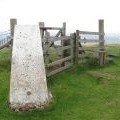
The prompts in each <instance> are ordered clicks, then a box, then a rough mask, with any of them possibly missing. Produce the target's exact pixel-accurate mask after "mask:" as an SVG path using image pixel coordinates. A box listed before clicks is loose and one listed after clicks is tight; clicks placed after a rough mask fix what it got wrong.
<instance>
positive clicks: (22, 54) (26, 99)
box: [9, 25, 50, 111]
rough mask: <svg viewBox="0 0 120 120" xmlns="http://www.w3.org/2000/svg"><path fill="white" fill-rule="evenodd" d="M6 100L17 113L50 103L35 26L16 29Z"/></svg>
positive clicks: (21, 26)
mask: <svg viewBox="0 0 120 120" xmlns="http://www.w3.org/2000/svg"><path fill="white" fill-rule="evenodd" d="M9 101H10V107H11V109H14V110H16V111H17V110H18V111H19V110H28V109H31V108H44V107H45V106H46V105H48V104H49V102H50V98H49V95H48V89H47V82H46V73H45V66H44V58H43V51H42V43H41V37H40V30H39V26H37V25H16V26H15V31H14V40H13V49H12V64H11V80H10V98H9Z"/></svg>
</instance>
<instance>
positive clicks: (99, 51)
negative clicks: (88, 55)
mask: <svg viewBox="0 0 120 120" xmlns="http://www.w3.org/2000/svg"><path fill="white" fill-rule="evenodd" d="M79 50H84V51H89V52H97V53H105V51H102V50H99V49H98V50H95V49H84V48H83V49H82V48H80V49H79Z"/></svg>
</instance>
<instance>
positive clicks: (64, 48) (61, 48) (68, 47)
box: [59, 45, 73, 51]
mask: <svg viewBox="0 0 120 120" xmlns="http://www.w3.org/2000/svg"><path fill="white" fill-rule="evenodd" d="M71 48H73V46H72V45H68V46H65V47H60V48H59V51H63V50H67V49H71Z"/></svg>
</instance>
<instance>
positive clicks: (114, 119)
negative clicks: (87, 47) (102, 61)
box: [0, 49, 120, 120]
mask: <svg viewBox="0 0 120 120" xmlns="http://www.w3.org/2000/svg"><path fill="white" fill-rule="evenodd" d="M9 58H10V51H9V50H8V49H4V50H2V51H0V120H120V74H119V73H120V60H119V59H120V58H117V59H115V60H114V62H113V63H110V64H106V65H105V66H104V67H99V66H97V65H96V66H93V64H91V65H89V64H85V65H79V66H73V67H72V68H70V69H67V70H65V71H63V72H61V73H58V74H56V75H54V76H51V77H50V78H48V87H49V89H50V90H51V92H52V94H53V96H54V100H55V103H54V105H53V106H52V107H51V108H48V109H46V110H44V111H40V110H34V111H26V112H13V111H11V110H10V109H9V107H8V97H9V80H10V61H9Z"/></svg>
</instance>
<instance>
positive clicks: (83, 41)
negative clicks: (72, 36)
mask: <svg viewBox="0 0 120 120" xmlns="http://www.w3.org/2000/svg"><path fill="white" fill-rule="evenodd" d="M80 42H81V43H87V42H90V43H94V42H105V40H93V39H86V40H84V39H80Z"/></svg>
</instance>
